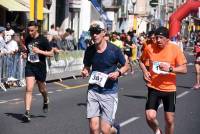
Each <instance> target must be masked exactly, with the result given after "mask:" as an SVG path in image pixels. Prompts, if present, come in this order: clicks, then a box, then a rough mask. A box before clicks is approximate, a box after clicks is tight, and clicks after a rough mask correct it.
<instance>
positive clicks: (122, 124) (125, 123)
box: [119, 91, 190, 127]
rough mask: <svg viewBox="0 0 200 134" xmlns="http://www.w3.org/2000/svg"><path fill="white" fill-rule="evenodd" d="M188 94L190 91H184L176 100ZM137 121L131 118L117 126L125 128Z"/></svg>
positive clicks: (161, 105)
mask: <svg viewBox="0 0 200 134" xmlns="http://www.w3.org/2000/svg"><path fill="white" fill-rule="evenodd" d="M189 92H190V91H185V92H183V93H181V94H179V95H177V97H176V98H177V99H179V98H181V97H183V96H185V95H187V94H188V93H189ZM161 107H163V104H160V105H159V107H158V108H159V109H160V108H161ZM138 119H140V117H132V118H130V119H128V120H126V121H124V122H122V123H120V124H119V125H120V127H123V126H125V125H127V124H129V123H131V122H134V121H136V120H138Z"/></svg>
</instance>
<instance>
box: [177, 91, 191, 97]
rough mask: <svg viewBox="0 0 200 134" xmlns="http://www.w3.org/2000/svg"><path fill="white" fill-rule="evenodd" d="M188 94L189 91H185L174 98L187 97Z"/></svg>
mask: <svg viewBox="0 0 200 134" xmlns="http://www.w3.org/2000/svg"><path fill="white" fill-rule="evenodd" d="M188 93H189V91H185V92H183V93H181V94H179V95H177V97H176V98H181V97H183V96H185V95H187V94H188Z"/></svg>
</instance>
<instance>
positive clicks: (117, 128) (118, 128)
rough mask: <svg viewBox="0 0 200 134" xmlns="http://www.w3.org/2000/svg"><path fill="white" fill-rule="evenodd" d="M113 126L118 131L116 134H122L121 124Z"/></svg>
mask: <svg viewBox="0 0 200 134" xmlns="http://www.w3.org/2000/svg"><path fill="white" fill-rule="evenodd" d="M113 126H114V128H115V129H116V130H117V133H116V134H120V125H119V124H114V125H113Z"/></svg>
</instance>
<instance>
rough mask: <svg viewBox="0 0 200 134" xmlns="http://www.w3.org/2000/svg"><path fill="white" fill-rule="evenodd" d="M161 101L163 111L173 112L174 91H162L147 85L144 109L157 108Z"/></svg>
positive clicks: (174, 102)
mask: <svg viewBox="0 0 200 134" xmlns="http://www.w3.org/2000/svg"><path fill="white" fill-rule="evenodd" d="M161 101H162V102H163V106H164V111H165V112H175V104H176V92H163V91H158V90H156V89H153V88H149V87H148V98H147V102H146V108H145V109H146V110H149V109H154V110H156V111H157V110H158V107H159V105H160V102H161Z"/></svg>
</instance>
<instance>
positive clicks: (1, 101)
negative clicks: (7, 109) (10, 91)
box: [0, 100, 8, 104]
mask: <svg viewBox="0 0 200 134" xmlns="http://www.w3.org/2000/svg"><path fill="white" fill-rule="evenodd" d="M7 102H8V101H7V100H0V104H3V103H7Z"/></svg>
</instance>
